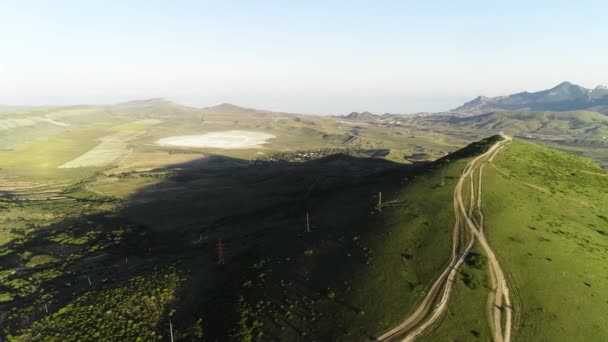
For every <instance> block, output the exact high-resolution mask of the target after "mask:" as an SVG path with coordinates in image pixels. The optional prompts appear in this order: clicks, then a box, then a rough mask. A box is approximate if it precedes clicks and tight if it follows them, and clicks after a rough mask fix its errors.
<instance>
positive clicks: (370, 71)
mask: <svg viewBox="0 0 608 342" xmlns="http://www.w3.org/2000/svg"><path fill="white" fill-rule="evenodd" d="M127 3H128V4H127V5H125V2H122V1H121V2H118V1H103V2H101V1H99V2H94V1H91V2H87V3H86V4H85V3H81V2H78V1H59V2H53V3H50V2H44V1H27V2H11V3H10V5H8V4H6V5H5V6H4V8H3V11H2V13H0V38H1V39H2V42H3V53H2V54H1V55H0V104H6V105H70V104H106V103H116V102H123V101H130V100H134V99H146V98H153V97H163V98H167V99H170V100H172V101H175V102H178V103H181V104H185V105H192V106H211V105H215V104H219V103H222V102H229V103H234V104H237V105H241V106H247V107H253V108H260V109H268V110H275V111H285V112H295V113H307V114H345V113H349V112H352V111H370V112H373V113H385V112H391V113H415V112H422V111H428V112H437V111H444V110H449V109H452V108H454V107H457V106H459V105H461V104H462V103H463V102H466V101H469V100H471V99H473V98H474V97H476V96H479V95H484V96H499V95H506V94H511V93H517V92H521V91H538V90H543V89H548V88H551V87H553V86H555V85H557V84H558V83H560V82H563V81H570V82H573V83H576V84H579V85H582V86H584V87H588V88H592V87H595V86H596V85H598V84H603V83H607V82H608V69H606V68H605V67H604V61H603V59H604V57H605V56H607V55H608V47H607V46H605V44H601V43H599V42H601V41H603V38H604V37H603V33H604V32H606V31H607V29H608V27H607V26H608V24H606V22H605V20H604V19H603V17H602V15H603V13H605V12H606V10H607V9H608V5H607V4H606V3H605V2H600V1H585V2H584V3H580V2H579V3H576V4H575V3H570V2H565V1H557V2H556V1H552V2H548V1H538V2H535V3H534V4H530V3H529V2H523V1H522V2H508V3H501V4H492V6H488V5H487V4H486V3H485V2H481V1H469V2H467V3H466V4H463V3H454V2H448V1H442V2H439V3H437V2H435V3H433V4H422V3H412V4H406V3H403V2H396V1H380V2H373V3H372V2H365V1H358V2H350V3H348V6H346V5H344V4H342V3H339V2H330V3H326V2H317V1H312V2H307V3H305V4H298V3H288V4H284V3H278V2H264V3H253V2H245V1H241V2H233V3H214V2H196V1H176V2H171V3H160V2H158V3H152V2H143V1H130V2H127Z"/></svg>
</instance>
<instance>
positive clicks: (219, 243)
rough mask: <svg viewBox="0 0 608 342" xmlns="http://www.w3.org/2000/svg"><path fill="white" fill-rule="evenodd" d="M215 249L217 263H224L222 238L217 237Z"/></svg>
mask: <svg viewBox="0 0 608 342" xmlns="http://www.w3.org/2000/svg"><path fill="white" fill-rule="evenodd" d="M215 250H216V252H217V264H218V265H223V264H224V244H223V243H222V239H219V240H218V241H217V246H216V247H215Z"/></svg>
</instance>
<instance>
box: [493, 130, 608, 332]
mask: <svg viewBox="0 0 608 342" xmlns="http://www.w3.org/2000/svg"><path fill="white" fill-rule="evenodd" d="M495 164H496V167H497V168H498V169H496V168H492V167H487V168H486V169H485V170H486V174H485V180H484V188H485V189H488V190H486V191H485V193H484V206H485V213H486V219H487V226H486V227H487V228H486V229H487V235H488V237H489V241H490V243H491V244H492V245H493V246H494V249H495V251H497V254H498V256H499V257H500V260H501V262H502V264H503V265H504V267H505V268H506V269H507V270H508V271H509V274H510V275H511V276H512V280H513V282H514V284H515V286H516V288H517V292H516V294H517V297H518V298H517V299H518V301H519V302H521V303H523V306H519V307H516V310H517V311H516V315H517V317H518V318H519V319H518V321H517V322H518V325H517V329H516V334H515V339H516V340H518V341H533V340H534V341H539V340H544V341H573V340H579V341H601V340H605V339H606V337H607V336H608V321H607V318H606V315H605V313H606V312H608V301H607V300H606V298H608V278H606V276H605V275H606V272H607V271H608V268H607V266H606V262H605V260H606V258H607V257H608V235H607V234H608V233H607V232H608V219H606V217H608V194H607V193H606V191H605V189H607V188H608V177H606V175H607V174H608V173H606V172H604V171H602V170H601V169H599V168H598V167H597V166H596V165H594V164H593V163H591V162H590V161H587V160H583V159H579V158H577V157H573V156H570V155H567V154H564V153H560V152H557V151H553V150H549V149H546V148H542V147H539V146H537V145H533V144H530V143H526V142H522V141H518V140H515V141H514V142H513V144H512V145H511V146H509V147H507V148H506V149H505V150H504V151H503V152H501V154H499V156H498V157H497V158H496V159H495ZM499 170H500V171H499ZM489 189H492V190H491V191H489Z"/></svg>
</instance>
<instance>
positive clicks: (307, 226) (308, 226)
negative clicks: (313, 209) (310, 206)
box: [306, 210, 310, 233]
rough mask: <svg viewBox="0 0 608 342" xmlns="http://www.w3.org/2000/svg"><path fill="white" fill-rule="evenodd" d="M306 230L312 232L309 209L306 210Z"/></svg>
mask: <svg viewBox="0 0 608 342" xmlns="http://www.w3.org/2000/svg"><path fill="white" fill-rule="evenodd" d="M306 232H307V233H310V218H309V217H308V210H307V211H306Z"/></svg>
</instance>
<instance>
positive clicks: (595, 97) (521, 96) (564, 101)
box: [452, 81, 608, 114]
mask: <svg viewBox="0 0 608 342" xmlns="http://www.w3.org/2000/svg"><path fill="white" fill-rule="evenodd" d="M572 110H594V111H600V112H603V113H608V91H607V89H606V88H600V87H598V88H596V89H595V90H591V89H587V88H584V87H581V86H579V85H576V84H574V83H571V82H567V81H566V82H562V83H560V84H558V85H556V86H555V87H553V88H551V89H547V90H542V91H538V92H532V93H530V92H521V93H517V94H512V95H507V96H498V97H492V98H489V97H484V96H478V97H476V98H475V99H473V100H471V101H469V102H467V103H465V104H463V105H462V106H460V107H458V108H455V109H453V110H452V111H453V112H458V113H463V114H483V113H489V112H496V111H572Z"/></svg>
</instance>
